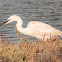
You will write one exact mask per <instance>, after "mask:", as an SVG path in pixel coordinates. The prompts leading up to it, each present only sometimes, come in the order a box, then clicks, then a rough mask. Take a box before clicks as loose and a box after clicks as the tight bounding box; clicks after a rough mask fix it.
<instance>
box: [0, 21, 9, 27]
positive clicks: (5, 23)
mask: <svg viewBox="0 0 62 62" xmlns="http://www.w3.org/2000/svg"><path fill="white" fill-rule="evenodd" d="M8 21H9V20H8ZM8 21H5V22H4V23H2V24H1V25H0V26H3V25H5V24H6V23H7V22H8Z"/></svg>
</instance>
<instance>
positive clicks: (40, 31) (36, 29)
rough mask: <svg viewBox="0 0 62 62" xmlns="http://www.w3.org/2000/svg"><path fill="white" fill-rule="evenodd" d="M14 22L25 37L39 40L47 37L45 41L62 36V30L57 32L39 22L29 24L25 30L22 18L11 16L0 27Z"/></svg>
mask: <svg viewBox="0 0 62 62" xmlns="http://www.w3.org/2000/svg"><path fill="white" fill-rule="evenodd" d="M13 21H16V22H17V24H16V28H17V30H18V31H19V32H21V33H23V34H25V35H29V36H33V37H36V38H37V39H43V37H45V39H47V38H48V39H49V38H50V36H54V35H58V36H61V35H62V32H61V31H60V30H57V29H55V28H53V27H52V26H50V25H48V24H46V23H43V22H39V21H31V22H29V23H28V25H27V27H26V28H23V27H22V24H23V21H22V19H21V18H20V16H17V15H12V16H10V17H9V18H8V19H7V21H6V22H4V23H3V24H1V25H0V26H2V25H5V24H8V23H11V22H13Z"/></svg>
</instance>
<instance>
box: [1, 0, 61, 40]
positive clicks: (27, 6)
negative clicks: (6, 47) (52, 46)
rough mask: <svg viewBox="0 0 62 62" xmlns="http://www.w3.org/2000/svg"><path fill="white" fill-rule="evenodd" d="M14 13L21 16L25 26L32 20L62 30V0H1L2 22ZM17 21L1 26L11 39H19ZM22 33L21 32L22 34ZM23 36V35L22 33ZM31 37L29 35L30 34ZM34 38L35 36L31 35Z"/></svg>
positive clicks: (2, 30)
mask: <svg viewBox="0 0 62 62" xmlns="http://www.w3.org/2000/svg"><path fill="white" fill-rule="evenodd" d="M13 14H16V15H19V16H21V18H22V19H23V21H24V23H23V27H26V26H27V23H28V22H30V21H33V20H34V21H35V20H36V21H40V22H45V23H48V24H50V25H52V26H53V27H55V28H57V29H59V30H61V31H62V1H61V0H56V1H54V0H46V1H45V0H30V1H29V0H22V1H21V0H5V2H4V0H1V1H0V24H1V23H3V22H4V21H6V20H7V18H8V17H9V16H11V15H13ZM15 24H16V22H15V23H10V24H8V25H5V26H2V27H0V35H2V32H3V33H4V35H5V36H6V37H8V36H9V37H10V39H11V40H14V41H17V40H18V39H17V37H16V31H15V29H14V27H15ZM21 35H22V34H21V33H20V36H21ZM22 36H23V35H22ZM28 37H29V36H28ZM29 38H31V39H34V38H33V37H29Z"/></svg>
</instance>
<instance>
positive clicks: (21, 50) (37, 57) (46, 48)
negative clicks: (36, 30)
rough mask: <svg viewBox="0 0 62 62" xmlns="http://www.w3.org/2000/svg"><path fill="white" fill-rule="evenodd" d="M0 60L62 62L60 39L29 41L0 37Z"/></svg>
mask: <svg viewBox="0 0 62 62" xmlns="http://www.w3.org/2000/svg"><path fill="white" fill-rule="evenodd" d="M0 60H2V61H1V62H62V40H59V39H57V40H55V41H53V40H51V39H50V40H48V41H46V42H44V41H43V40H39V41H33V42H31V41H30V40H29V39H28V38H24V42H21V40H19V41H18V42H14V43H13V42H12V41H11V40H10V39H9V38H6V37H5V36H3V41H1V37H0Z"/></svg>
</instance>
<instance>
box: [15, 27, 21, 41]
mask: <svg viewBox="0 0 62 62" xmlns="http://www.w3.org/2000/svg"><path fill="white" fill-rule="evenodd" d="M14 28H15V30H16V35H17V37H18V40H19V41H20V36H19V31H18V30H17V28H16V27H14Z"/></svg>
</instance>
